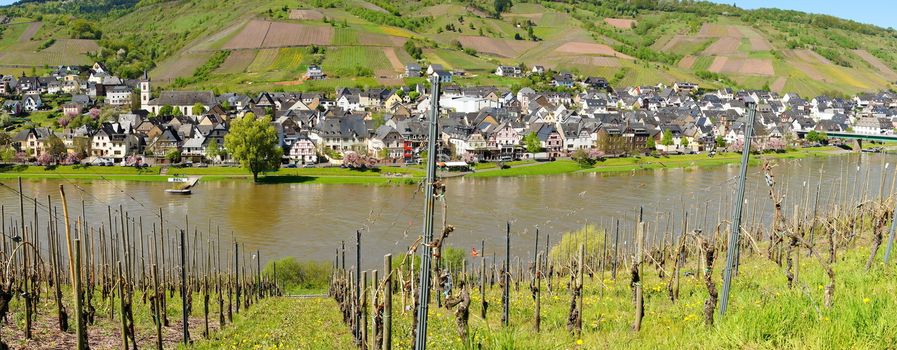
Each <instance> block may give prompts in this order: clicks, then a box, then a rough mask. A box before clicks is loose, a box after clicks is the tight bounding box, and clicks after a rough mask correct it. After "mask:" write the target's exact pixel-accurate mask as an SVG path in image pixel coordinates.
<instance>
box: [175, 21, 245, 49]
mask: <svg viewBox="0 0 897 350" xmlns="http://www.w3.org/2000/svg"><path fill="white" fill-rule="evenodd" d="M247 23H248V21H243V22H236V23H234V24H233V25H231V26H228V27H227V28H224V29H223V30H221V31H219V32H217V33H215V34H212V35H210V36H208V37H205V38H202V39H197V40H196V44H195V45H192V44H191V45H187V47H189V49H187V51H203V50H215V49H218V48H220V47H219V46H221V45H223V44H226V43H227V42H229V41H230V40H227V39H228V37H230V36H231V35H234V33H236V32H237V31H238V30H240V29H242V28H243V27H244V25H246V24H247ZM225 40H227V42H225Z"/></svg>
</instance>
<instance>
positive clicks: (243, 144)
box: [224, 113, 283, 182]
mask: <svg viewBox="0 0 897 350" xmlns="http://www.w3.org/2000/svg"><path fill="white" fill-rule="evenodd" d="M224 148H227V149H228V151H229V152H230V154H231V157H233V158H234V159H236V160H238V161H240V165H242V166H243V167H244V168H246V169H248V170H249V171H250V172H252V180H253V181H255V182H258V174H259V173H260V172H264V171H272V170H277V168H278V166H279V165H280V157H281V155H283V149H282V148H280V141H279V140H278V138H277V131H276V130H274V127H273V126H271V118H270V117H267V116H266V117H263V118H258V119H256V117H255V115H254V114H252V113H246V115H244V116H243V118H240V119H237V120H236V121H234V122H233V124H232V125H231V129H230V132H229V133H228V134H227V135H226V136H225V137H224Z"/></svg>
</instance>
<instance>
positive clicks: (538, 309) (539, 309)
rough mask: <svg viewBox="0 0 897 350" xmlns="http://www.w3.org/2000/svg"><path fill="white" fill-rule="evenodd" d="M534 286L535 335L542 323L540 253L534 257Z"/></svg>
mask: <svg viewBox="0 0 897 350" xmlns="http://www.w3.org/2000/svg"><path fill="white" fill-rule="evenodd" d="M534 275H535V278H536V280H535V285H534V286H533V297H534V298H535V299H536V309H535V312H534V314H535V316H536V320H535V329H536V333H538V332H539V327H540V324H541V323H542V301H541V299H540V296H541V295H540V294H541V291H540V289H542V253H541V252H540V253H539V254H537V255H536V271H535V274H534Z"/></svg>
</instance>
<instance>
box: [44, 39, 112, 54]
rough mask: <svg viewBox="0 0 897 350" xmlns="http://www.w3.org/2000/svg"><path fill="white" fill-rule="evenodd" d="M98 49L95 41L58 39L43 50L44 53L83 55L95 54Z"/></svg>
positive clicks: (98, 46)
mask: <svg viewBox="0 0 897 350" xmlns="http://www.w3.org/2000/svg"><path fill="white" fill-rule="evenodd" d="M99 49H100V45H98V44H97V41H96V40H88V39H58V40H56V42H55V43H54V44H53V45H51V46H50V47H48V48H47V49H45V50H44V52H56V53H64V54H85V53H88V52H96V51H98V50H99Z"/></svg>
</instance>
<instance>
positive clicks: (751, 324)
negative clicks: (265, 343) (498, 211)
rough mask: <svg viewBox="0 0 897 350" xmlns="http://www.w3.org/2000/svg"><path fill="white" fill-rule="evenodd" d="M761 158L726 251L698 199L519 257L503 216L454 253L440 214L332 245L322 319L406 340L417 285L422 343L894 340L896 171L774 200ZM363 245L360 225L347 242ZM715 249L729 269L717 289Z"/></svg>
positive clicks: (832, 343) (362, 343) (541, 245)
mask: <svg viewBox="0 0 897 350" xmlns="http://www.w3.org/2000/svg"><path fill="white" fill-rule="evenodd" d="M774 168H775V167H774V165H772V164H771V163H769V162H767V163H765V164H764V165H763V167H762V169H763V177H764V179H765V182H766V184H765V185H764V186H765V187H766V191H768V192H767V193H766V200H765V201H763V202H762V203H760V202H756V201H752V202H751V203H748V204H746V206H751V207H753V208H756V206H758V205H761V206H769V207H771V208H772V209H773V210H772V213H773V215H772V217H771V218H769V220H770V221H769V222H766V223H764V222H763V220H762V219H759V221H755V220H756V219H757V217H756V214H751V216H750V217H748V216H746V217H745V220H746V221H744V222H743V225H741V226H740V228H741V230H740V234H739V235H738V238H739V240H738V241H737V243H734V246H730V248H729V249H732V247H734V248H735V249H734V250H732V251H734V252H736V253H737V254H735V255H733V256H731V257H730V256H728V255H727V254H726V251H727V248H726V247H727V246H729V244H730V243H731V241H730V240H731V238H730V233H731V230H729V229H728V228H729V226H730V225H731V223H730V222H729V221H728V220H725V219H720V218H722V217H725V216H726V215H727V214H716V217H717V221H709V220H712V219H708V210H709V208H708V207H704V208H703V213H702V212H701V210H696V212H693V213H691V215H689V210H690V209H689V208H680V209H679V210H682V211H683V213H682V215H681V216H678V219H679V220H682V222H681V224H680V225H675V224H673V223H671V220H672V219H673V216H669V217H667V218H666V219H664V220H659V221H658V220H655V221H654V222H651V221H650V220H648V219H647V218H646V217H645V215H644V214H643V213H642V212H641V211H639V212H637V215H636V216H635V218H634V220H633V221H628V220H625V219H624V220H621V219H619V218H617V219H612V220H606V221H604V222H602V224H601V225H594V226H587V227H585V228H584V229H583V230H581V231H578V232H571V233H566V234H564V235H563V236H562V237H560V238H554V239H555V240H554V241H552V237H551V236H547V235H546V236H543V237H541V238H540V236H539V233H538V231H536V233H535V237H534V238H531V239H532V241H531V243H530V244H531V245H532V252H533V253H532V256H529V257H520V256H515V257H512V256H510V255H505V254H506V253H505V252H507V251H509V250H510V235H511V230H512V223H511V222H509V223H508V224H507V235H508V236H507V237H508V239H507V241H506V242H504V244H502V245H500V246H498V247H488V246H486V245H485V243H484V244H483V245H482V246H476V247H473V249H472V255H473V256H471V257H468V258H464V259H465V260H464V261H462V262H459V261H458V260H457V258H456V257H457V255H455V254H448V253H450V252H451V251H452V249H448V248H445V247H448V246H449V245H450V241H451V234H452V232H453V230H454V228H453V227H452V225H450V224H446V223H445V222H444V223H443V226H442V229H441V233H438V234H437V235H436V237H434V240H433V243H431V244H426V245H421V244H420V243H421V242H420V238H418V240H417V241H415V242H411V243H410V245H409V248H408V251H407V252H406V253H405V254H401V255H399V256H398V257H397V258H396V259H394V258H393V256H392V255H386V256H384V262H383V268H382V269H378V270H379V271H381V273H379V274H378V271H376V270H369V271H358V269H356V268H354V266H358V264H357V261H360V260H359V259H360V256H358V255H354V256H353V254H352V253H351V251H352V250H353V248H352V244H351V243H350V246H349V248H348V249H346V245H345V244H344V245H342V246H341V247H336V251H335V252H336V254H335V256H334V261H333V265H334V266H335V267H336V270H335V272H334V274H333V279H332V282H331V285H330V289H329V295H330V296H331V297H332V298H333V303H335V304H336V305H338V306H339V311H340V314H341V317H342V319H343V321H344V323H345V327H347V328H346V330H347V331H348V332H345V331H340V330H336V331H330V332H331V334H332V336H333V337H334V338H335V339H344V338H345V337H352V338H353V339H354V340H355V342H356V344H357V346H358V347H359V348H362V349H390V348H393V347H394V348H410V347H411V346H412V344H413V340H414V339H415V330H416V329H418V327H417V326H416V323H417V322H418V321H417V320H418V316H419V314H418V313H416V312H415V310H418V309H419V308H420V306H421V305H419V303H418V300H419V296H420V293H422V290H425V291H428V293H430V294H431V305H429V309H430V310H429V312H428V315H429V317H428V324H427V329H428V331H427V332H428V333H427V343H428V345H429V347H431V348H435V349H458V348H471V349H477V348H487V349H492V348H503V349H511V348H526V349H530V348H533V349H536V348H539V349H543V348H548V349H554V348H608V347H610V348H670V347H671V348H744V347H748V348H888V347H889V346H890V345H893V344H894V343H895V341H897V324H895V321H897V315H895V314H893V313H890V312H887V311H886V310H891V309H893V307H895V306H897V302H895V300H894V299H893V298H892V297H891V295H893V293H894V292H895V291H897V283H895V281H894V278H893V274H894V271H893V264H894V261H893V260H889V258H890V254H891V248H890V247H891V245H892V244H893V226H892V225H893V223H892V218H893V215H894V210H893V208H894V206H895V204H897V198H895V197H894V196H893V195H888V194H889V193H891V194H892V193H893V190H894V185H895V181H894V180H895V179H897V177H891V178H890V179H888V176H881V177H880V178H879V179H877V180H876V179H870V176H869V173H868V172H866V174H865V180H863V181H861V182H858V183H843V184H832V185H833V187H832V190H831V192H830V193H828V194H825V193H820V192H819V187H817V189H816V192H815V193H813V191H812V189H811V187H810V186H804V187H803V188H802V189H801V190H800V191H801V192H796V193H792V195H795V196H797V197H798V198H797V199H796V200H794V201H792V204H794V206H793V207H786V206H785V205H784V204H783V203H785V201H784V198H785V193H787V192H788V189H787V188H782V187H781V186H779V185H778V184H777V183H776V174H775V172H774V170H773V169H774ZM858 172H859V171H858ZM858 175H860V176H859V177H858V178H862V174H858ZM888 180H890V181H888ZM762 191H763V190H761V191H758V192H753V193H754V194H755V195H756V197H755V199H762V198H763V192H762ZM875 194H878V195H879V197H876V196H875ZM821 197H826V198H828V199H829V200H830V201H826V203H830V204H828V207H824V206H821V205H820V202H821V201H822V199H821ZM726 209H729V208H726ZM712 210H713V211H717V210H719V212H720V213H723V212H724V211H723V208H722V207H717V208H713V209H712ZM752 212H754V213H756V211H752ZM711 214H712V212H711ZM695 219H697V220H695ZM748 219H749V220H748ZM690 220H694V221H697V223H694V222H691V221H690ZM711 222H716V223H715V224H713V223H711ZM677 226H678V227H677ZM889 227H890V228H891V229H890V235H888V232H889V230H888V228H889ZM621 232H622V233H621ZM886 236H889V237H890V239H888V240H887V241H886V240H885V237H886ZM627 238H628V239H627ZM885 243H887V246H888V248H885ZM363 244H364V238H362V236H361V235H360V234H359V235H358V237H357V240H356V242H355V243H354V250H355V251H356V252H357V251H359V250H360V249H361V247H362V245H363ZM444 248H445V249H447V250H446V251H443V249H444ZM421 250H425V251H426V252H425V253H424V254H430V255H431V256H432V258H433V259H434V263H433V266H435V267H434V269H433V271H432V275H433V276H434V278H435V281H434V283H433V284H432V285H431V286H429V288H425V287H421V286H420V285H418V282H419V277H418V274H419V273H420V270H419V269H420V266H421V261H420V259H421V258H419V257H418V255H420V254H421ZM455 250H456V249H455ZM347 251H348V252H349V254H348V262H347ZM496 253H498V254H496ZM462 254H463V253H462ZM882 255H884V257H882ZM449 256H454V257H455V258H448V257H449ZM727 259H728V260H729V261H732V265H731V266H732V274H733V275H734V277H733V279H734V281H735V283H734V284H733V285H732V293H731V294H726V295H724V294H725V292H724V291H723V290H725V288H726V287H724V286H723V282H722V280H723V279H724V278H723V276H724V275H727V274H726V273H724V271H725V270H726V266H727ZM353 260H354V261H353ZM889 261H890V262H889ZM889 264H890V265H889ZM383 271H386V272H387V273H386V274H385V275H384V274H383V273H382V272H383ZM723 300H728V302H725V301H723ZM321 303H322V302H320V301H308V302H305V303H303V304H302V305H300V306H295V307H296V308H304V307H320V304H321ZM726 305H728V308H727V309H725V310H721V309H722V308H725V306H726ZM332 318H333V315H332V313H326V314H325V315H322V316H320V318H316V320H314V321H309V322H320V321H321V320H325V319H326V320H331V321H332ZM245 341H247V342H248V343H249V344H252V343H253V342H254V341H261V340H259V339H256V338H255V337H252V336H247V337H246V338H245ZM221 344H224V345H226V344H227V342H226V341H225V342H221Z"/></svg>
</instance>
